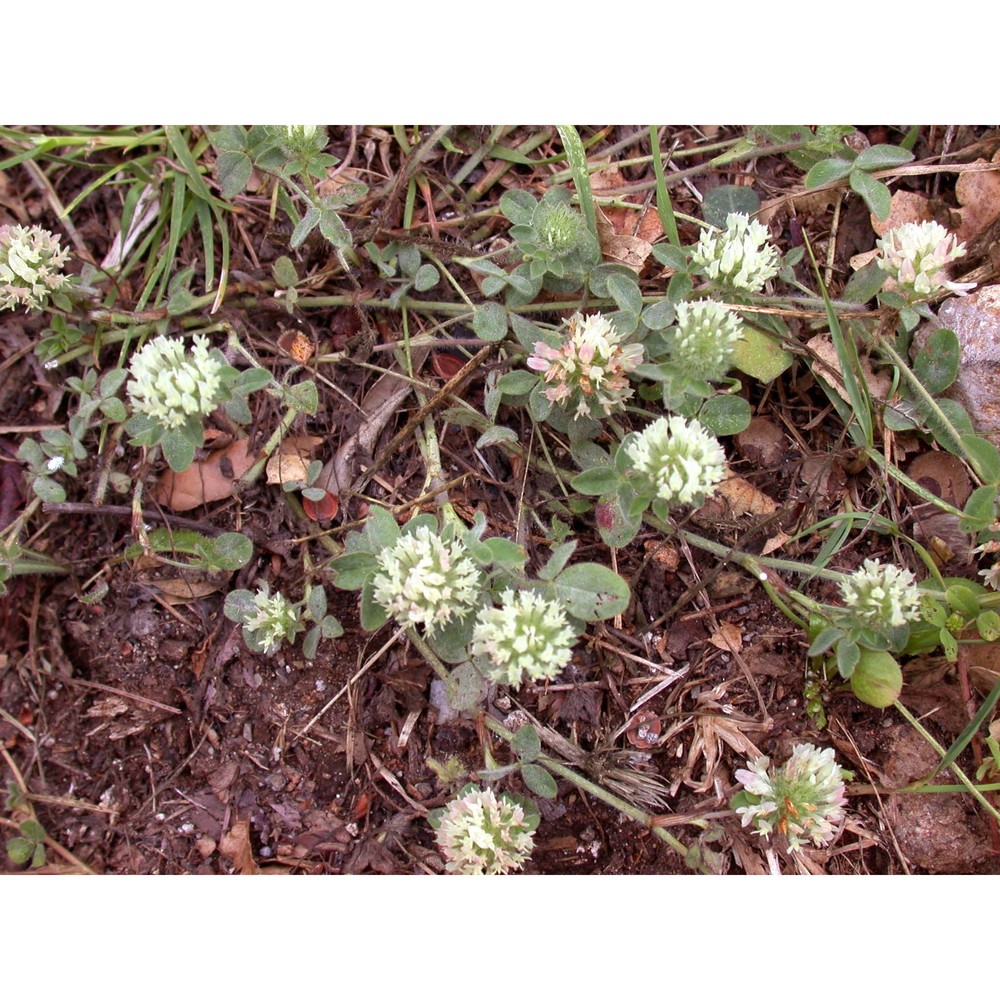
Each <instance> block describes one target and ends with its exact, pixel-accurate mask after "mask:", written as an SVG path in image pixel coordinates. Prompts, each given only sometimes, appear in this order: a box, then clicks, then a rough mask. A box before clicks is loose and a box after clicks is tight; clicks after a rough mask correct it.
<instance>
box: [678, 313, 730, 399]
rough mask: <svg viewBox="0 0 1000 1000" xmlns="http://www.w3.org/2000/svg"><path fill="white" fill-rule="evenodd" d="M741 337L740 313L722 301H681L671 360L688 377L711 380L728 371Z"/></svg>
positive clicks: (720, 376)
mask: <svg viewBox="0 0 1000 1000" xmlns="http://www.w3.org/2000/svg"><path fill="white" fill-rule="evenodd" d="M742 336H743V323H742V321H741V320H740V318H739V316H737V315H736V313H735V312H734V311H733V310H731V309H727V308H726V307H725V306H724V305H723V304H722V303H721V302H716V301H715V300H714V299H704V300H702V301H700V302H681V303H679V304H678V306H677V332H676V334H675V336H674V351H673V354H672V355H671V358H670V360H671V361H672V362H673V364H675V365H676V366H677V368H678V369H679V370H680V371H682V372H683V373H684V374H685V375H687V376H688V378H696V379H703V380H704V381H706V382H714V381H716V380H717V379H720V378H722V376H723V375H725V374H726V372H727V371H728V369H729V359H730V358H731V357H732V354H733V349H734V348H735V347H736V342H737V341H738V340H739V339H740V338H741V337H742Z"/></svg>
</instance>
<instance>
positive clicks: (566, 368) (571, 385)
mask: <svg viewBox="0 0 1000 1000" xmlns="http://www.w3.org/2000/svg"><path fill="white" fill-rule="evenodd" d="M564 336H565V339H564V341H563V344H562V346H561V347H558V348H556V347H551V346H549V345H548V344H546V343H545V341H544V340H539V341H538V342H537V343H536V344H535V349H534V352H533V353H532V355H531V357H530V358H528V361H527V365H528V367H529V368H530V369H531V370H532V371H536V372H541V373H542V374H543V377H544V379H545V381H546V383H548V385H549V388H548V389H546V390H545V396H546V398H547V399H549V400H551V401H552V402H553V403H557V404H558V405H559V406H561V407H563V408H564V409H568V410H572V411H573V415H574V416H575V417H593V418H594V419H600V418H601V417H606V416H609V415H610V414H611V413H613V412H614V411H615V410H620V409H621V408H622V407H623V406H624V405H625V400H626V399H628V398H629V397H630V396H631V395H632V387H631V386H630V385H629V382H628V378H627V377H626V376H627V375H628V373H629V372H630V371H632V370H633V369H634V368H635V367H636V366H637V365H639V364H642V359H643V350H642V345H640V344H622V342H621V340H622V338H621V337H620V336H619V334H618V332H617V331H616V330H615V328H614V325H613V324H612V323H611V321H610V320H608V319H607V318H606V317H605V316H604V315H603V314H602V313H592V314H591V315H589V316H583V315H582V314H581V313H574V314H573V315H572V316H571V317H570V318H569V319H568V320H566V331H565V334H564Z"/></svg>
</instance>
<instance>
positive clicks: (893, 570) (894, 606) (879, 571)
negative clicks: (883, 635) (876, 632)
mask: <svg viewBox="0 0 1000 1000" xmlns="http://www.w3.org/2000/svg"><path fill="white" fill-rule="evenodd" d="M840 592H841V594H843V597H844V603H845V604H846V605H847V606H848V607H849V608H851V609H852V610H853V611H854V613H855V614H856V615H857V616H858V617H859V618H861V619H863V620H864V621H866V622H868V623H870V624H872V625H876V626H881V627H883V628H898V627H899V626H900V625H905V624H906V623H907V622H911V621H916V619H918V618H919V617H920V591H919V590H918V589H917V580H916V577H915V576H914V575H913V574H912V573H911V572H910V571H909V570H908V569H901V568H900V567H899V566H894V565H892V564H891V563H888V564H886V565H883V564H882V563H881V562H880V561H879V560H878V559H866V560H865V561H864V563H863V565H862V567H861V569H858V570H855V571H854V572H853V573H852V574H851V575H850V576H849V577H847V579H846V580H844V581H842V582H841V584H840Z"/></svg>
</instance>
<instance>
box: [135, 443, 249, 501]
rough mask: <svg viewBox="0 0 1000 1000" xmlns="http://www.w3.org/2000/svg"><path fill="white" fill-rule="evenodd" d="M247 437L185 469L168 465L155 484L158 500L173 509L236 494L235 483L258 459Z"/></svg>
mask: <svg viewBox="0 0 1000 1000" xmlns="http://www.w3.org/2000/svg"><path fill="white" fill-rule="evenodd" d="M247 447H248V442H247V439H246V438H239V439H238V440H236V441H234V442H233V443H232V444H231V445H229V447H228V448H223V449H222V450H221V451H216V452H213V453H212V454H211V455H210V456H209V457H208V458H206V459H204V460H203V461H201V462H194V463H192V464H191V465H190V466H189V467H188V468H187V469H185V470H184V471H183V472H174V471H172V470H170V469H168V470H167V471H166V472H165V473H164V474H163V475H162V476H161V477H160V481H159V483H157V484H156V486H155V487H154V488H153V496H154V498H155V499H156V501H157V503H161V504H163V506H164V507H168V508H170V510H176V511H183V510H193V509H194V508H195V507H200V506H201V505H202V504H206V503H211V502H212V501H214V500H225V499H226V497H230V496H232V495H233V484H234V483H235V482H236V480H238V479H239V478H240V476H242V475H243V474H244V473H245V472H246V471H247V470H248V469H249V468H250V467H251V466H252V465H253V463H254V461H255V457H254V456H253V455H250V454H249V453H248V450H247Z"/></svg>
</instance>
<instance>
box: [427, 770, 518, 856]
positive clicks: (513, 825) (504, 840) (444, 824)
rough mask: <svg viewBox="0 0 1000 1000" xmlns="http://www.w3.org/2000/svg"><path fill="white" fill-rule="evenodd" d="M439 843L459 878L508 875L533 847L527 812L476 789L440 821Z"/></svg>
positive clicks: (488, 791)
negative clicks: (460, 876)
mask: <svg viewBox="0 0 1000 1000" xmlns="http://www.w3.org/2000/svg"><path fill="white" fill-rule="evenodd" d="M438 822H439V824H440V825H439V826H438V828H437V835H436V839H437V843H438V846H439V847H440V848H441V853H442V854H444V856H445V859H446V861H447V864H446V865H445V868H446V869H447V870H448V871H449V872H452V873H453V874H456V875H505V874H506V873H507V872H509V871H511V870H513V869H517V868H521V867H522V866H523V865H524V862H525V861H526V860H527V859H528V856H529V855H530V854H531V849H532V847H534V835H533V833H532V828H531V826H530V825H529V823H528V822H527V820H526V817H525V814H524V809H523V808H522V807H521V806H520V805H518V804H517V803H516V802H514V801H513V800H511V799H509V798H508V797H507V796H506V795H501V796H500V798H499V799H498V798H497V797H496V795H494V794H493V790H492V789H490V788H487V789H486V790H485V791H484V790H482V789H480V788H476V787H473V788H471V789H469V790H468V791H466V792H465V794H464V795H462V796H460V797H459V798H457V799H453V800H452V801H451V802H449V803H448V805H447V806H446V807H445V808H444V810H443V811H442V812H441V814H440V816H439V818H438Z"/></svg>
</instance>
